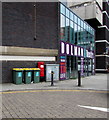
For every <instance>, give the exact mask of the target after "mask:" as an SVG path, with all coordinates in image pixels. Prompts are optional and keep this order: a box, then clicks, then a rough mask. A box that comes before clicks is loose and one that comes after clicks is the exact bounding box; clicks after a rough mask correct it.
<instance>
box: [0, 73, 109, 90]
mask: <svg viewBox="0 0 109 120" xmlns="http://www.w3.org/2000/svg"><path fill="white" fill-rule="evenodd" d="M108 76H109V75H107V74H96V75H94V76H89V77H85V78H82V79H81V81H82V86H81V87H78V86H77V83H78V80H77V79H75V80H74V79H70V80H64V81H58V82H55V83H54V86H50V82H42V83H35V84H33V83H32V84H21V85H15V84H12V83H6V84H0V88H2V89H1V90H0V91H9V90H32V89H33V90H34V89H41V90H42V89H71V90H72V89H82V90H109V88H108V86H107V81H108Z"/></svg>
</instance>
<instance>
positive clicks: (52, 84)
mask: <svg viewBox="0 0 109 120" xmlns="http://www.w3.org/2000/svg"><path fill="white" fill-rule="evenodd" d="M53 74H54V72H53V71H51V86H54V83H53Z"/></svg>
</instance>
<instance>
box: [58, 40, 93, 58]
mask: <svg viewBox="0 0 109 120" xmlns="http://www.w3.org/2000/svg"><path fill="white" fill-rule="evenodd" d="M60 52H61V55H71V56H80V57H88V58H94V53H93V52H92V51H88V50H86V49H84V48H83V47H80V46H76V45H73V44H69V43H65V42H63V41H61V51H60Z"/></svg>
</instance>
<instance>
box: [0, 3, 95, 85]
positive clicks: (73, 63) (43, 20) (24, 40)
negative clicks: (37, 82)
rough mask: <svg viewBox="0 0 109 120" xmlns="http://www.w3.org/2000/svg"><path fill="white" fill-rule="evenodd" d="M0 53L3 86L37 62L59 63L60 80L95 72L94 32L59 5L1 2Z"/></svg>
mask: <svg viewBox="0 0 109 120" xmlns="http://www.w3.org/2000/svg"><path fill="white" fill-rule="evenodd" d="M0 50H1V51H0V54H1V55H2V59H1V61H2V82H3V83H6V82H12V68H15V67H18V68H22V67H27V68H28V67H36V66H37V62H38V61H43V62H45V65H46V64H59V78H60V80H63V79H69V78H75V77H77V72H78V70H80V71H81V75H83V76H88V75H92V74H94V73H95V65H94V64H95V63H94V61H95V60H94V51H95V48H94V29H93V28H92V27H91V26H89V25H88V24H87V23H86V22H84V21H83V20H82V19H80V18H79V17H78V16H77V15H75V14H74V13H73V12H72V11H71V10H70V9H68V8H67V7H66V6H65V5H63V4H61V3H60V2H54V3H53V2H48V3H47V2H45V3H44V2H38V3H37V2H21V3H20V2H17V3H16V2H3V3H2V46H0ZM45 79H46V78H45Z"/></svg>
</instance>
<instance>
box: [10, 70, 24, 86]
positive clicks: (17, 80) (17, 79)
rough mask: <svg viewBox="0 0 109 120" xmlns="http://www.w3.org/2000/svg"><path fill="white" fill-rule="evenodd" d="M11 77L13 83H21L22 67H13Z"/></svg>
mask: <svg viewBox="0 0 109 120" xmlns="http://www.w3.org/2000/svg"><path fill="white" fill-rule="evenodd" d="M12 78H13V82H14V84H17V85H18V84H22V80H23V69H22V68H13V69H12Z"/></svg>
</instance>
